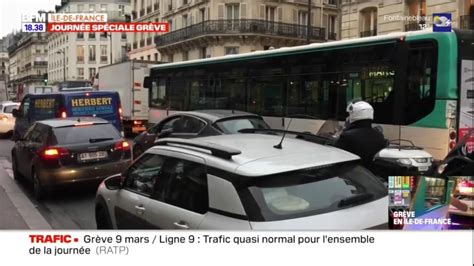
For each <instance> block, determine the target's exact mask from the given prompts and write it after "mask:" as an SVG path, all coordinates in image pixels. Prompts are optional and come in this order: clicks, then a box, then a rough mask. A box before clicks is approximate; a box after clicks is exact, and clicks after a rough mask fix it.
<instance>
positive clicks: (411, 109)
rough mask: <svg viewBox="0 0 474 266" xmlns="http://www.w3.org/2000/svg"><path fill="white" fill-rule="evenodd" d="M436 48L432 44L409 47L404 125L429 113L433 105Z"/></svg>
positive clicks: (423, 43)
mask: <svg viewBox="0 0 474 266" xmlns="http://www.w3.org/2000/svg"><path fill="white" fill-rule="evenodd" d="M435 52H436V47H435V44H434V43H433V42H419V43H413V44H412V45H411V48H410V51H409V55H408V56H409V57H408V70H407V85H406V86H405V87H406V89H407V91H406V93H405V101H404V102H405V108H404V110H405V115H404V124H406V125H407V124H412V123H414V122H416V121H418V120H420V119H421V118H423V117H425V116H426V115H428V114H429V113H431V112H432V111H433V109H434V105H435V85H436V84H435V78H436V77H435V73H436V62H435V61H436V54H435Z"/></svg>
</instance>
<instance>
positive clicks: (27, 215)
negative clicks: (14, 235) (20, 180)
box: [0, 157, 51, 229]
mask: <svg viewBox="0 0 474 266" xmlns="http://www.w3.org/2000/svg"><path fill="white" fill-rule="evenodd" d="M12 176H13V174H12V171H11V164H10V163H9V162H8V161H7V160H6V159H5V158H2V157H0V229H51V226H50V225H49V224H48V222H47V221H46V220H45V219H44V218H43V216H42V215H41V214H40V213H39V211H38V210H37V209H36V206H35V205H33V203H32V202H31V201H30V200H29V199H28V197H27V196H26V195H25V194H24V193H23V191H22V190H21V188H20V187H19V185H18V184H17V182H16V181H15V180H13V177H12Z"/></svg>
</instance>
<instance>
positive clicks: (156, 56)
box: [155, 53, 158, 61]
mask: <svg viewBox="0 0 474 266" xmlns="http://www.w3.org/2000/svg"><path fill="white" fill-rule="evenodd" d="M155 61H158V53H155Z"/></svg>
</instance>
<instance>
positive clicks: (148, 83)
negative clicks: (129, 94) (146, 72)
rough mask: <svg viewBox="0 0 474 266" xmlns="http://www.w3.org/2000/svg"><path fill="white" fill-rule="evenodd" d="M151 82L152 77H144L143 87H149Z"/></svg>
mask: <svg viewBox="0 0 474 266" xmlns="http://www.w3.org/2000/svg"><path fill="white" fill-rule="evenodd" d="M151 82H152V79H151V78H150V77H145V78H144V79H143V88H147V89H151V86H152V84H151Z"/></svg>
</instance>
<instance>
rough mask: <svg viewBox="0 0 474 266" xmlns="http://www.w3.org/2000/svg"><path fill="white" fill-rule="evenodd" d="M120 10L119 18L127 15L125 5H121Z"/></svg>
mask: <svg viewBox="0 0 474 266" xmlns="http://www.w3.org/2000/svg"><path fill="white" fill-rule="evenodd" d="M118 10H119V16H123V15H124V14H125V6H124V5H119V6H118Z"/></svg>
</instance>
